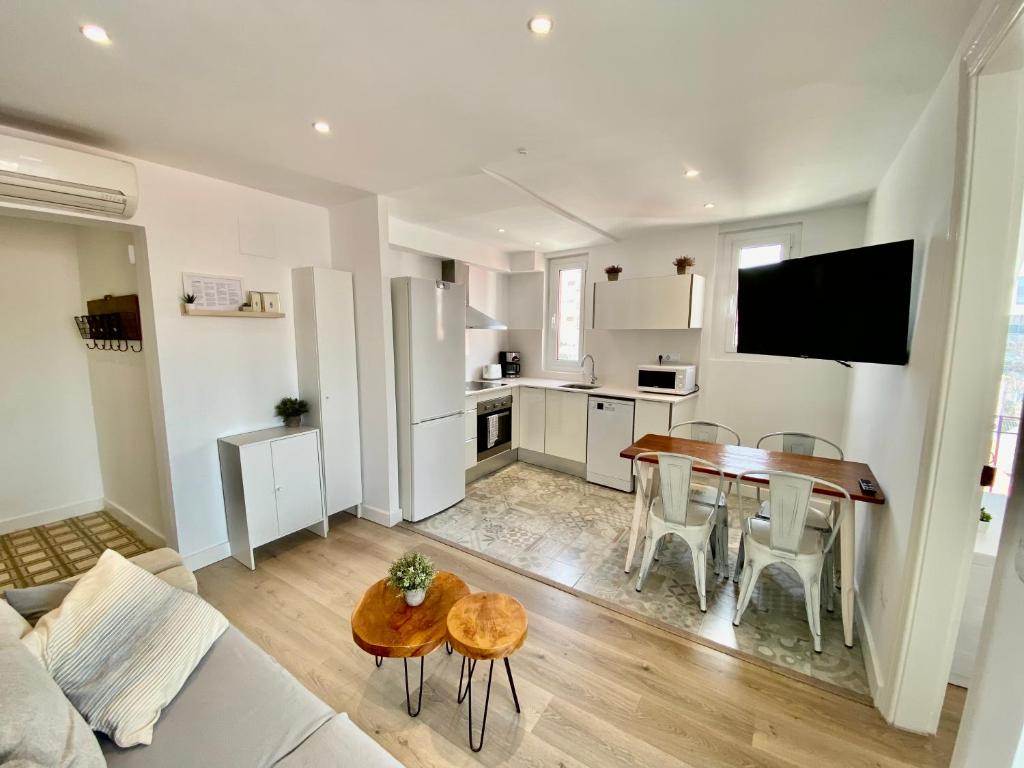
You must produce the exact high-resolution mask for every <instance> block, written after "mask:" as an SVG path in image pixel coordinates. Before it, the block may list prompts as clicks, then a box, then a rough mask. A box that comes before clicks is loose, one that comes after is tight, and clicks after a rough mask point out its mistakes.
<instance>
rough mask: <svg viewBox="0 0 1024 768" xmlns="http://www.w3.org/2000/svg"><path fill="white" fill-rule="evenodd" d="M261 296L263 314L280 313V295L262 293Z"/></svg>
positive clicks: (267, 292)
mask: <svg viewBox="0 0 1024 768" xmlns="http://www.w3.org/2000/svg"><path fill="white" fill-rule="evenodd" d="M262 296H263V311H264V312H280V311H281V294H279V293H273V292H270V291H264V292H263V293H262Z"/></svg>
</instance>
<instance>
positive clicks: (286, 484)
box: [217, 427, 327, 569]
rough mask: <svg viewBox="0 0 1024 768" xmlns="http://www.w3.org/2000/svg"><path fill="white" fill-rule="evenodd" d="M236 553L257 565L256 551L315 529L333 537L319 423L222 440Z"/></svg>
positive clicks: (233, 552) (230, 535)
mask: <svg viewBox="0 0 1024 768" xmlns="http://www.w3.org/2000/svg"><path fill="white" fill-rule="evenodd" d="M217 449H218V452H219V453H220V476H221V483H222V485H223V488H224V508H225V511H226V512H227V522H228V541H229V542H230V545H231V555H232V557H234V558H235V559H236V560H238V561H239V562H240V563H243V564H244V565H246V566H248V567H249V568H253V569H255V567H256V561H255V559H254V558H253V550H254V549H255V548H256V547H258V546H260V545H262V544H266V543H267V542H269V541H273V540H274V539H279V538H281V537H282V536H287V535H288V534H289V533H294V532H295V531H298V530H301V529H303V528H310V529H312V530H313V531H314V532H315V533H318V534H320V535H321V536H326V535H327V516H326V514H325V510H324V493H323V478H322V476H321V474H320V439H319V433H318V431H317V430H316V429H315V428H313V427H274V428H272V429H261V430H258V431H256V432H246V433H245V434H242V435H233V436H231V437H222V438H221V439H220V440H218V441H217Z"/></svg>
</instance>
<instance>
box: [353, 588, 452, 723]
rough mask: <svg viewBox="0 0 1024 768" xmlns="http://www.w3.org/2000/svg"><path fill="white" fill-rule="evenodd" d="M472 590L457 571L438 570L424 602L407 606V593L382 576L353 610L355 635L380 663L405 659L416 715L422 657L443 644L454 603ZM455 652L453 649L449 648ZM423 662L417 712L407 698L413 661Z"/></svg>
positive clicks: (406, 704) (420, 695) (376, 661)
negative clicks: (410, 694) (454, 572)
mask: <svg viewBox="0 0 1024 768" xmlns="http://www.w3.org/2000/svg"><path fill="white" fill-rule="evenodd" d="M468 594H469V587H467V586H466V583H465V582H464V581H463V580H462V579H460V578H459V577H458V576H456V575H455V574H453V573H448V572H447V571H438V572H437V575H436V576H434V581H433V582H431V584H430V587H429V588H428V589H427V596H426V598H425V599H424V601H423V602H422V603H421V604H420V605H417V606H415V607H413V606H410V605H406V603H405V596H404V595H403V594H402V593H401V592H400V591H399V590H397V589H395V588H394V587H392V586H390V585H388V583H387V579H381V580H380V581H378V582H377V583H376V584H374V585H373V586H372V587H370V588H369V589H368V590H366V592H365V593H364V594H363V597H362V599H360V601H359V604H358V605H357V606H356V608H355V610H354V611H352V639H353V640H355V643H356V645H358V646H359V647H360V648H362V649H363V650H364V651H366V652H367V653H370V654H373V661H374V663H375V664H376V665H377V666H378V667H379V666H380V665H381V664H383V663H384V659H385V658H389V659H396V658H397V659H401V660H402V664H403V665H404V667H405V708H406V711H407V712H408V713H409V716H410V717H416V715H418V714H419V713H420V707H421V706H422V705H423V657H424V656H426V655H427V654H428V653H430V652H431V651H433V650H434V649H435V648H437V647H438V646H439V645H441V644H442V643H444V642H445V640H446V638H447V632H448V630H447V625H446V623H445V622H446V619H447V618H448V612H449V611H450V610H451V608H452V606H453V605H455V604H456V603H457V602H458V601H459V600H461V599H462V598H464V597H466V596H467V595H468ZM446 650H447V651H448V653H451V648H450V647H448V648H446ZM417 657H419V660H420V692H419V698H418V700H417V702H416V711H415V712H413V711H412V700H411V697H410V696H409V659H410V658H417Z"/></svg>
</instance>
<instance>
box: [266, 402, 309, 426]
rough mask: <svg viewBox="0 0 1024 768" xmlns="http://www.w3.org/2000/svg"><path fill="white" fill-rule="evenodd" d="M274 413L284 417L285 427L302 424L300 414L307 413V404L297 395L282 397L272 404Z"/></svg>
mask: <svg viewBox="0 0 1024 768" xmlns="http://www.w3.org/2000/svg"><path fill="white" fill-rule="evenodd" d="M274 413H276V414H277V415H278V416H279V417H281V418H282V419H284V425H285V426H286V427H299V426H302V414H304V413H309V404H308V403H307V402H306V401H305V400H299V399H298V398H297V397H282V398H281V402H279V403H278V404H277V405H275V406H274Z"/></svg>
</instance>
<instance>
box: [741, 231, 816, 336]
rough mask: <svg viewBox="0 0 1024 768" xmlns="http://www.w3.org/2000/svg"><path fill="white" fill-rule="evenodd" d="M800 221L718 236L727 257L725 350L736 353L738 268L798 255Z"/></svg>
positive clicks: (797, 256)
mask: <svg viewBox="0 0 1024 768" xmlns="http://www.w3.org/2000/svg"><path fill="white" fill-rule="evenodd" d="M801 229H802V226H801V225H800V224H788V225H786V226H781V227H771V228H767V229H753V230H746V231H744V232H730V233H727V234H724V235H723V236H722V252H723V254H724V255H725V256H726V257H727V258H728V264H729V272H728V274H729V284H728V296H727V297H726V301H725V302H724V306H725V311H726V316H725V317H724V318H723V320H724V322H723V324H722V325H723V328H725V340H724V342H725V351H726V352H732V353H735V352H736V331H737V324H736V290H737V285H738V282H739V271H740V270H741V269H749V268H750V267H763V266H765V265H766V264H778V263H779V262H780V261H782V260H784V259H796V258H799V257H800V234H801Z"/></svg>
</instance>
